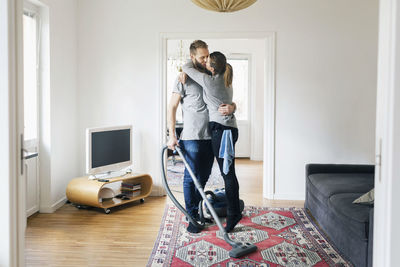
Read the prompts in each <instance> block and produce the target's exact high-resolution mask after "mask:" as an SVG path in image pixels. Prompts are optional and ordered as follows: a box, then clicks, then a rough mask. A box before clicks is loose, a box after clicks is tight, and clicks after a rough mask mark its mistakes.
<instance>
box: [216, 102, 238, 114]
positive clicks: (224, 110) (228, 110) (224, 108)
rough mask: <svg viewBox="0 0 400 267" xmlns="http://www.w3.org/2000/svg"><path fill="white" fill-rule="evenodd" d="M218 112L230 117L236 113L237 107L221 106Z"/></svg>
mask: <svg viewBox="0 0 400 267" xmlns="http://www.w3.org/2000/svg"><path fill="white" fill-rule="evenodd" d="M218 111H219V113H221V114H222V115H224V116H226V115H230V114H232V113H233V112H234V111H235V106H234V105H229V104H222V105H220V106H219V108H218Z"/></svg>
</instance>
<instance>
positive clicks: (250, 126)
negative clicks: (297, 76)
mask: <svg viewBox="0 0 400 267" xmlns="http://www.w3.org/2000/svg"><path fill="white" fill-rule="evenodd" d="M161 38H162V40H161V43H162V70H161V71H162V75H161V76H162V77H163V79H162V81H161V82H162V86H161V88H162V92H161V93H162V99H161V103H162V114H161V118H162V119H161V121H162V129H163V133H162V136H161V140H162V142H163V144H165V143H166V142H167V138H168V137H167V135H168V133H167V127H168V126H167V106H168V101H169V100H170V97H171V94H172V89H173V84H174V82H175V79H176V77H177V75H178V73H179V71H180V69H181V66H182V65H183V64H184V63H185V62H186V61H187V60H189V59H190V52H189V46H190V44H191V42H193V41H194V40H196V39H201V40H203V41H205V42H206V43H207V44H208V48H209V51H210V53H212V52H214V51H220V52H222V53H223V54H224V55H225V56H226V57H227V61H228V63H230V64H231V65H232V66H233V73H234V78H233V102H235V103H236V105H237V110H236V112H235V116H236V118H237V124H238V129H239V140H238V142H237V143H236V146H235V150H236V151H235V154H236V158H238V160H237V162H238V163H239V164H236V166H237V167H236V171H237V176H238V179H239V183H240V177H239V176H241V175H242V176H243V175H246V176H247V175H249V176H253V175H256V176H257V175H258V176H259V179H258V182H257V183H252V182H251V181H249V182H246V183H249V184H252V186H254V185H255V186H256V187H257V188H259V189H260V191H261V190H262V193H263V196H264V198H270V199H272V198H273V193H274V132H275V129H274V118H275V83H274V71H275V66H274V60H275V59H274V45H275V41H274V39H275V36H274V33H272V32H271V33H249V34H228V33H227V34H198V35H196V34H190V35H189V36H188V34H163V35H162V36H161ZM176 117H177V127H176V130H177V131H179V130H180V129H181V128H182V127H183V125H182V122H183V119H182V111H181V110H180V109H178V110H177V115H176ZM179 128H180V129H179ZM264 129H265V131H264ZM241 165H243V166H244V167H243V168H242V167H241ZM181 171H183V168H181ZM246 173H247V174H246ZM213 175H214V176H215V175H219V176H220V174H219V169H218V167H217V166H216V164H215V166H214V168H213V172H212V174H211V177H210V179H211V180H212V178H213ZM220 179H222V177H220ZM209 181H210V180H209ZM260 183H263V187H261V186H260ZM223 186H224V185H223V183H222V187H223ZM241 186H242V184H241ZM261 188H263V189H261Z"/></svg>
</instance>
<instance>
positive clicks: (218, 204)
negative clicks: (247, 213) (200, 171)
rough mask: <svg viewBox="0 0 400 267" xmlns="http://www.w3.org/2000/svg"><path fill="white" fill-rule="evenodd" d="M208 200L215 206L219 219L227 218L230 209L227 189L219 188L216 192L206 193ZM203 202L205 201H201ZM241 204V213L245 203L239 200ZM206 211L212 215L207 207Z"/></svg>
mask: <svg viewBox="0 0 400 267" xmlns="http://www.w3.org/2000/svg"><path fill="white" fill-rule="evenodd" d="M205 194H206V195H207V199H208V201H209V202H210V204H211V205H212V206H213V208H214V210H215V212H216V213H217V215H218V217H226V216H227V209H228V200H227V198H226V192H225V188H217V189H215V190H214V191H206V192H205ZM201 202H203V201H201ZM239 202H240V212H242V211H243V209H244V201H243V200H241V199H239ZM206 211H207V213H208V214H210V211H209V209H208V208H207V207H206Z"/></svg>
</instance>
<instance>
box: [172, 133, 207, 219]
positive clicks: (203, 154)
mask: <svg viewBox="0 0 400 267" xmlns="http://www.w3.org/2000/svg"><path fill="white" fill-rule="evenodd" d="M179 145H180V147H181V149H182V151H183V153H184V156H185V159H186V161H187V163H188V164H189V166H190V168H191V169H192V171H193V173H194V175H195V176H196V178H197V180H198V181H199V183H200V184H201V186H202V187H203V189H204V186H205V185H206V183H207V181H208V177H209V176H210V174H211V169H212V165H213V163H214V155H213V151H212V146H211V140H180V141H179ZM183 194H184V198H185V206H186V210H187V212H188V213H189V214H190V215H191V216H192V217H193V218H194V219H196V218H198V216H199V215H198V211H199V202H200V200H201V199H202V197H201V195H200V193H199V191H198V190H197V189H196V186H195V184H194V182H193V180H192V177H191V176H190V174H189V172H188V170H187V169H186V168H185V173H184V176H183Z"/></svg>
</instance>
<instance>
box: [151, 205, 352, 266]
mask: <svg viewBox="0 0 400 267" xmlns="http://www.w3.org/2000/svg"><path fill="white" fill-rule="evenodd" d="M243 215H244V216H243V219H242V220H241V221H240V223H239V224H238V225H237V226H236V228H235V231H234V232H233V233H231V234H230V237H231V238H232V239H233V240H239V241H241V242H250V243H254V244H256V246H257V247H258V250H257V251H256V252H253V253H251V254H248V255H246V256H244V257H243V258H240V259H234V258H230V257H229V254H228V253H229V250H230V249H231V247H230V246H229V245H228V244H227V243H226V242H225V241H224V239H223V237H222V235H221V232H220V231H219V230H218V227H217V226H216V225H210V226H209V227H208V228H206V229H204V230H203V231H202V232H200V233H198V234H190V233H188V232H187V231H186V227H187V221H186V218H185V216H183V214H182V213H181V212H180V211H179V210H178V209H177V208H176V207H175V206H173V205H171V206H168V205H167V207H166V209H165V213H164V217H163V221H162V224H161V228H160V232H159V234H158V237H157V240H156V243H155V246H154V248H153V251H152V253H151V256H150V259H149V262H148V265H147V266H152V267H153V266H154V267H155V266H228V267H234V266H235V267H236V266H254V267H255V266H260V267H267V266H270V267H272V266H293V267H294V266H304V267H305V266H335V267H339V266H340V267H342V266H343V267H344V266H353V265H352V264H351V263H350V262H348V261H346V260H345V259H344V258H343V257H342V256H341V255H340V254H339V253H338V251H337V250H336V249H335V248H334V247H333V246H332V245H331V244H330V243H329V242H328V240H327V239H326V238H325V237H324V236H323V235H322V234H321V233H320V232H319V231H318V229H317V228H316V227H315V225H314V224H313V223H312V222H311V221H310V219H309V217H308V216H307V215H306V214H305V210H304V209H300V208H260V207H245V209H244V211H243Z"/></svg>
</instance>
